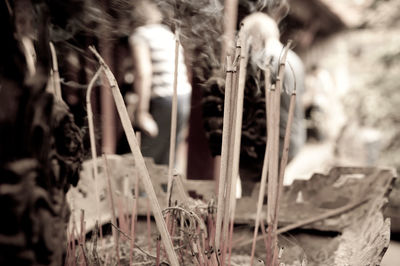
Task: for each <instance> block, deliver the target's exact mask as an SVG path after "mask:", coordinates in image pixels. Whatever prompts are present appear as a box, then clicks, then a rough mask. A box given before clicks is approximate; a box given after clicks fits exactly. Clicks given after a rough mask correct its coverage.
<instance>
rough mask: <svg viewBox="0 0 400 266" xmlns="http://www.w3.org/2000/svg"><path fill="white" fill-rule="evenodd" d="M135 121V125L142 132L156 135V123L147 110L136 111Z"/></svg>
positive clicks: (151, 135)
mask: <svg viewBox="0 0 400 266" xmlns="http://www.w3.org/2000/svg"><path fill="white" fill-rule="evenodd" d="M135 122H136V127H137V128H139V129H140V130H141V131H142V132H143V133H144V134H146V135H148V136H150V137H156V136H157V135H158V126H157V123H156V121H154V119H153V117H152V116H151V114H149V113H148V112H138V113H136V119H135Z"/></svg>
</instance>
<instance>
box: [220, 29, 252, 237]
mask: <svg viewBox="0 0 400 266" xmlns="http://www.w3.org/2000/svg"><path fill="white" fill-rule="evenodd" d="M239 40H240V45H239V46H240V61H239V62H240V67H239V76H238V82H237V96H236V98H235V99H234V100H235V104H234V105H233V106H234V107H235V112H234V115H233V117H234V123H233V124H234V131H233V143H232V144H233V145H232V146H233V152H232V163H231V164H230V166H231V167H230V168H229V169H230V171H229V172H228V173H229V174H228V181H227V195H226V199H227V200H226V207H225V214H224V221H226V222H225V223H224V225H223V230H222V231H223V239H227V238H228V228H229V218H230V215H231V211H232V209H231V205H230V200H231V194H232V193H234V192H235V191H236V187H234V188H232V187H231V186H232V184H233V183H234V182H233V179H234V178H237V176H238V174H239V159H240V142H241V136H242V118H243V99H244V88H245V83H246V67H247V59H248V58H247V52H248V51H247V44H246V42H245V41H244V40H242V39H241V37H239Z"/></svg>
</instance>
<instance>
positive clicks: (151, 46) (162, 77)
mask: <svg viewBox="0 0 400 266" xmlns="http://www.w3.org/2000/svg"><path fill="white" fill-rule="evenodd" d="M133 12H134V16H133V17H134V19H135V20H136V21H137V27H136V28H135V29H134V31H133V33H132V34H131V35H130V36H129V47H130V50H131V53H132V59H133V64H134V70H133V74H134V82H133V87H134V91H135V93H136V94H137V95H138V103H137V107H136V110H135V114H134V115H133V120H134V121H133V124H134V126H135V127H136V128H137V129H138V130H140V131H141V132H143V134H142V142H141V150H142V154H143V155H144V156H146V157H152V158H153V159H154V161H155V163H157V164H168V160H169V144H170V127H171V126H170V125H171V111H172V97H173V81H174V68H175V56H174V54H175V36H174V34H173V33H172V31H171V30H170V29H169V28H168V27H167V26H165V25H162V24H161V21H162V15H161V12H160V11H159V9H158V7H157V6H156V5H155V3H153V2H152V1H149V0H148V1H146V0H142V1H138V2H137V3H136V4H135V8H134V11H133ZM191 90H192V88H191V85H190V83H189V82H188V77H187V70H186V66H185V64H184V57H183V49H182V47H181V46H179V62H178V87H177V95H178V119H177V142H176V147H178V144H179V143H180V142H181V141H182V139H183V131H184V129H185V127H186V125H187V123H188V118H189V113H190V99H191Z"/></svg>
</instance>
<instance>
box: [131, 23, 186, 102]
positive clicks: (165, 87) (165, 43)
mask: <svg viewBox="0 0 400 266" xmlns="http://www.w3.org/2000/svg"><path fill="white" fill-rule="evenodd" d="M129 42H130V43H131V44H139V43H146V44H147V46H148V47H149V49H150V56H151V64H152V95H151V97H152V98H154V97H168V96H172V95H173V93H174V89H173V84H174V69H175V36H174V34H173V33H172V32H171V31H170V30H169V28H168V27H166V26H164V25H161V24H150V25H144V26H141V27H138V28H136V30H135V31H134V32H133V34H132V35H131V36H130V37H129ZM191 91H192V87H191V85H190V84H189V82H188V77H187V69H186V65H185V63H184V58H183V48H182V46H181V45H179V59H178V87H177V94H178V95H184V94H190V93H191Z"/></svg>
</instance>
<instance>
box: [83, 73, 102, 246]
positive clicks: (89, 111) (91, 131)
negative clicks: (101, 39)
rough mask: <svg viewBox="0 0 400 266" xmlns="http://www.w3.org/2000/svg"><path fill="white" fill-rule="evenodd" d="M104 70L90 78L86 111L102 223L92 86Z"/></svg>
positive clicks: (95, 190) (95, 189) (97, 210)
mask: <svg viewBox="0 0 400 266" xmlns="http://www.w3.org/2000/svg"><path fill="white" fill-rule="evenodd" d="M101 71H102V68H99V69H97V71H96V73H95V74H94V76H93V78H92V79H91V80H90V82H89V85H88V88H87V91H86V111H87V116H88V125H89V139H90V151H91V153H92V169H93V177H94V196H95V198H96V199H95V205H96V216H97V220H98V221H99V222H100V223H101V219H100V208H99V200H100V198H99V185H98V181H99V178H98V177H99V175H98V169H97V151H96V141H95V136H94V122H93V110H92V101H91V94H92V88H93V85H94V83H95V81H96V80H97V79H98V78H99V75H100V73H101ZM102 230H103V229H102V228H101V226H100V236H102V235H103V234H102ZM102 244H103V243H102V239H101V241H100V246H101V245H102Z"/></svg>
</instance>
